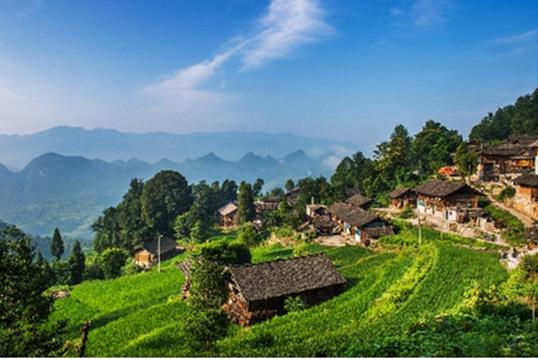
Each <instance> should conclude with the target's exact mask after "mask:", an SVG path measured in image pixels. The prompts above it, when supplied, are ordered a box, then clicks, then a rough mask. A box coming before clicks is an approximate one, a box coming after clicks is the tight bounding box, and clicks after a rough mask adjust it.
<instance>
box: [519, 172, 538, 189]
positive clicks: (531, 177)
mask: <svg viewBox="0 0 538 359" xmlns="http://www.w3.org/2000/svg"><path fill="white" fill-rule="evenodd" d="M514 184H516V185H518V186H525V187H538V175H536V174H534V173H526V174H524V175H521V176H519V177H518V178H516V179H515V180H514Z"/></svg>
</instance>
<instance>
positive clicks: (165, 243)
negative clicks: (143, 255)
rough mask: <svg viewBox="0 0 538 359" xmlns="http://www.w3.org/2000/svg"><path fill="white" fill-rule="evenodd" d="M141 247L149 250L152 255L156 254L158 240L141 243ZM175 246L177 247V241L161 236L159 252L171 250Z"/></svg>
mask: <svg viewBox="0 0 538 359" xmlns="http://www.w3.org/2000/svg"><path fill="white" fill-rule="evenodd" d="M142 248H143V249H145V250H147V251H148V252H150V253H151V254H153V255H157V254H158V253H157V249H158V242H157V241H153V242H150V243H147V244H145V245H143V246H142ZM176 248H177V242H176V241H174V240H173V239H171V238H163V239H162V240H161V254H163V253H166V252H169V251H173V250H175V249H176Z"/></svg>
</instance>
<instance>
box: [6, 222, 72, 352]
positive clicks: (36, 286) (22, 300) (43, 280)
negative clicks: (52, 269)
mask: <svg viewBox="0 0 538 359" xmlns="http://www.w3.org/2000/svg"><path fill="white" fill-rule="evenodd" d="M48 286H49V278H48V277H47V274H46V272H45V271H44V268H43V261H42V259H40V260H36V258H35V253H34V248H33V246H32V245H31V240H30V238H28V237H27V236H26V235H25V234H24V233H23V232H21V231H20V230H18V229H17V228H15V227H7V228H4V229H1V230H0V288H1V291H0V356H2V357H25V356H57V355H59V354H60V353H61V349H62V347H63V341H62V340H61V337H60V335H61V332H62V326H61V324H57V325H53V326H50V325H47V319H48V317H49V314H50V312H51V310H52V299H51V298H50V297H46V296H44V295H43V292H44V291H45V290H46V289H47V288H48Z"/></svg>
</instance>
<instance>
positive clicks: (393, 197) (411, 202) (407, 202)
mask: <svg viewBox="0 0 538 359" xmlns="http://www.w3.org/2000/svg"><path fill="white" fill-rule="evenodd" d="M389 198H390V201H391V207H393V208H396V209H401V208H404V207H415V205H416V202H417V194H416V192H415V191H414V190H413V189H412V188H408V187H398V188H396V189H395V190H394V191H392V192H390V193H389Z"/></svg>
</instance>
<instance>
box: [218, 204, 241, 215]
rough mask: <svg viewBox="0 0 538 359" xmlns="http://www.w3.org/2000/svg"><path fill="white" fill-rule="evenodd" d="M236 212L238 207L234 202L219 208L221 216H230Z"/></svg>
mask: <svg viewBox="0 0 538 359" xmlns="http://www.w3.org/2000/svg"><path fill="white" fill-rule="evenodd" d="M235 211H237V206H236V205H235V204H234V203H232V202H230V203H228V204H227V205H225V206H223V207H221V208H219V214H220V215H221V216H227V215H229V214H232V213H233V212H235Z"/></svg>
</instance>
